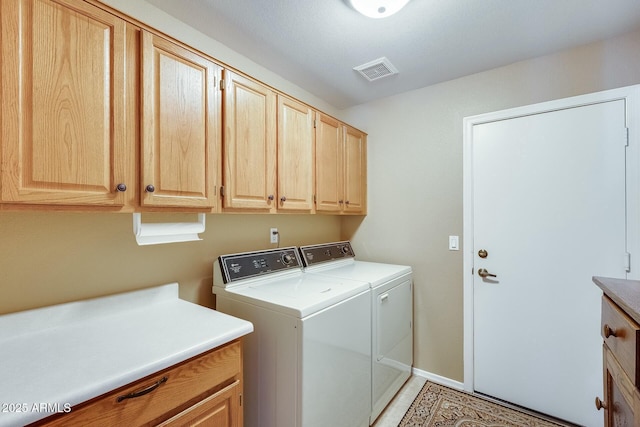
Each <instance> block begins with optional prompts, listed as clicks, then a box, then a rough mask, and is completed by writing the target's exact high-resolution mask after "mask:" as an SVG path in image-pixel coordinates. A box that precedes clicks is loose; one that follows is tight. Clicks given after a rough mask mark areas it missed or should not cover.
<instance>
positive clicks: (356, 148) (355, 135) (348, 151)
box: [344, 126, 367, 214]
mask: <svg viewBox="0 0 640 427" xmlns="http://www.w3.org/2000/svg"><path fill="white" fill-rule="evenodd" d="M366 138H367V137H366V135H365V134H364V133H362V132H360V131H358V130H357V129H354V128H352V127H350V126H345V127H344V156H345V158H344V176H345V185H344V191H345V194H344V199H345V200H344V212H346V213H358V214H365V213H366V211H367V205H366V203H367V202H366V198H367V140H366Z"/></svg>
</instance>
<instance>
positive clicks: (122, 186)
mask: <svg viewBox="0 0 640 427" xmlns="http://www.w3.org/2000/svg"><path fill="white" fill-rule="evenodd" d="M116 191H120V192H123V191H127V186H126V185H125V184H122V183H120V184H118V185H116Z"/></svg>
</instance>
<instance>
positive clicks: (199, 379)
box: [38, 340, 242, 426]
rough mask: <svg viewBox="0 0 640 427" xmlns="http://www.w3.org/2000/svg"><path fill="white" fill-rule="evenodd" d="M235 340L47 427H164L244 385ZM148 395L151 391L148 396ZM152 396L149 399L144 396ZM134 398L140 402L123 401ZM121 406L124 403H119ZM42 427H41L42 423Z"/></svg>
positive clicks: (48, 421) (75, 410) (54, 420)
mask: <svg viewBox="0 0 640 427" xmlns="http://www.w3.org/2000/svg"><path fill="white" fill-rule="evenodd" d="M241 365H242V358H241V345H240V341H238V340H236V341H233V342H231V343H229V344H226V345H224V346H222V347H218V348H217V349H214V350H212V351H209V352H207V353H204V354H202V355H201V356H198V357H196V358H193V359H190V360H188V361H186V362H183V363H181V364H178V365H175V366H173V367H171V368H168V369H166V370H164V371H160V372H158V373H157V374H154V375H150V376H148V377H146V378H143V379H141V380H139V381H136V382H135V383H132V384H129V385H127V386H124V387H122V388H120V389H118V390H115V391H112V392H109V393H107V394H105V395H103V396H100V397H98V398H96V399H94V400H91V401H89V402H86V403H83V404H80V405H78V406H76V407H74V408H72V411H71V412H70V413H68V414H63V415H60V416H54V417H50V418H49V419H46V420H45V422H44V423H43V424H42V425H46V426H86V425H89V424H90V425H91V426H141V425H152V424H157V423H159V422H162V421H165V420H167V419H168V418H170V417H173V416H175V415H176V414H178V413H179V412H181V411H183V410H185V409H187V408H188V407H189V406H191V405H194V404H195V403H197V402H198V401H200V400H202V399H205V398H206V397H207V396H209V395H211V394H213V393H216V392H218V391H219V390H221V389H223V388H225V387H227V386H229V385H230V384H232V383H234V382H236V381H238V380H241V373H240V372H241ZM149 390H150V391H149ZM145 391H148V392H147V393H144V392H145ZM131 393H135V394H138V395H140V396H139V397H133V398H124V399H123V396H126V395H129V394H131ZM118 400H120V401H118ZM38 425H40V424H39V423H38Z"/></svg>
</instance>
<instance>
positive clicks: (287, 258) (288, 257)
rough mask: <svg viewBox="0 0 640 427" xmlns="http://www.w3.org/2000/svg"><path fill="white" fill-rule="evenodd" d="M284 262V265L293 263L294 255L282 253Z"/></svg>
mask: <svg viewBox="0 0 640 427" xmlns="http://www.w3.org/2000/svg"><path fill="white" fill-rule="evenodd" d="M281 259H282V263H283V264H284V265H291V264H293V257H292V256H291V254H282V257H281Z"/></svg>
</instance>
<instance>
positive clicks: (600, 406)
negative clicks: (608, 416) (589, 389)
mask: <svg viewBox="0 0 640 427" xmlns="http://www.w3.org/2000/svg"><path fill="white" fill-rule="evenodd" d="M596 409H597V410H598V411H599V410H600V409H607V405H606V404H605V403H604V402H603V401H602V400H600V398H599V397H596Z"/></svg>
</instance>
